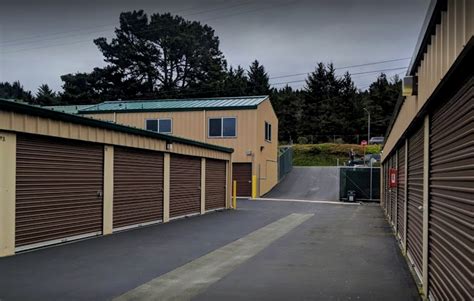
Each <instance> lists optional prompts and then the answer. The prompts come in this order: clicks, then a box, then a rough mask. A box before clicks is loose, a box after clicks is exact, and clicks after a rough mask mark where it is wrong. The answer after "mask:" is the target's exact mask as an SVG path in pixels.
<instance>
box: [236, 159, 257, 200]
mask: <svg viewBox="0 0 474 301" xmlns="http://www.w3.org/2000/svg"><path fill="white" fill-rule="evenodd" d="M232 181H237V196H242V197H249V196H251V195H252V163H234V164H232Z"/></svg>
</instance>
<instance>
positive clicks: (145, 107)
mask: <svg viewBox="0 0 474 301" xmlns="http://www.w3.org/2000/svg"><path fill="white" fill-rule="evenodd" d="M266 99H268V95H259V96H241V97H216V98H192V99H189V98H188V99H154V100H117V101H106V102H102V103H99V104H96V105H92V106H89V107H86V108H84V109H81V110H78V113H79V114H96V113H113V112H123V113H127V112H180V111H204V110H209V111H215V110H254V109H257V107H258V105H259V104H261V103H262V102H263V101H265V100H266Z"/></svg>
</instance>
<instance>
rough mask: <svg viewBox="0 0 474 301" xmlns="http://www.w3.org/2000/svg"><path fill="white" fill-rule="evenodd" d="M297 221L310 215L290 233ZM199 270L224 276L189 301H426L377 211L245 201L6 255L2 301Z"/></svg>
mask: <svg viewBox="0 0 474 301" xmlns="http://www.w3.org/2000/svg"><path fill="white" fill-rule="evenodd" d="M292 216H303V218H300V217H297V218H299V221H297V222H294V221H293V224H291V225H290V226H288V222H289V223H291V222H292V221H291V220H290V219H291V217H292ZM285 227H286V228H285ZM278 231H280V232H278ZM259 235H260V236H259ZM270 238H271V239H270ZM265 240H268V241H267V242H264V241H265ZM225 252H227V253H225ZM213 256H214V257H213ZM219 256H220V257H219ZM206 258H208V259H209V260H208V261H206ZM219 258H220V260H223V259H225V260H224V261H222V263H223V264H222V265H220V266H219V265H216V266H213V265H214V264H213V263H214V259H216V261H215V262H219V261H218V260H219ZM232 258H236V260H234V261H232ZM229 262H231V263H232V264H231V265H229ZM206 265H207V266H206ZM186 267H187V270H186ZM210 267H212V268H211V269H210ZM197 269H200V270H199V271H201V270H202V271H203V274H202V277H203V278H205V273H211V274H209V275H211V276H212V275H220V276H219V277H214V276H213V277H211V278H212V281H210V282H208V283H207V284H206V285H204V286H203V285H202V283H200V284H199V282H204V280H203V279H192V281H189V280H188V281H187V282H186V284H189V282H196V283H198V284H199V285H201V286H200V290H190V291H189V292H190V293H189V294H188V295H187V298H188V299H193V300H223V299H225V300H249V299H253V300H356V299H360V300H381V299H383V300H418V299H419V297H418V293H417V288H416V286H415V283H414V282H413V280H412V277H411V275H410V272H409V271H408V268H407V267H406V264H405V261H404V258H403V257H402V255H401V254H400V251H399V248H398V246H397V243H396V241H395V238H394V237H393V235H392V233H391V230H390V228H389V226H388V224H387V223H386V221H385V220H384V218H383V214H382V211H381V209H380V208H379V207H378V206H376V205H361V206H345V205H333V204H315V203H294V202H272V201H239V210H237V211H224V212H217V213H212V214H208V215H205V216H201V217H193V218H188V219H183V220H177V221H174V222H171V223H168V224H162V225H156V226H150V227H146V228H141V229H136V230H131V231H127V232H122V233H118V234H114V235H110V236H107V237H102V238H97V239H90V240H85V241H81V242H76V243H71V244H68V245H63V246H59V247H51V248H46V249H42V250H38V251H34V252H29V253H23V254H18V255H16V256H12V257H7V258H2V259H0V300H2V301H5V300H110V299H113V298H116V297H119V296H121V295H122V296H127V295H123V294H125V293H127V292H131V291H132V292H133V291H134V290H136V288H137V287H141V286H143V284H146V283H149V285H148V284H147V285H148V286H147V287H146V288H147V289H148V288H153V285H154V283H155V284H156V283H166V282H163V281H165V280H166V277H168V278H169V277H171V276H173V283H175V284H176V283H178V284H179V281H181V280H180V279H185V278H180V277H185V276H186V275H190V274H189V272H190V271H197ZM170 275H171V276H170ZM196 278H200V277H196ZM183 281H184V280H183ZM183 284H185V282H183ZM176 293H178V294H179V293H180V292H179V291H177V292H176ZM153 299H156V300H160V299H162V298H160V296H153Z"/></svg>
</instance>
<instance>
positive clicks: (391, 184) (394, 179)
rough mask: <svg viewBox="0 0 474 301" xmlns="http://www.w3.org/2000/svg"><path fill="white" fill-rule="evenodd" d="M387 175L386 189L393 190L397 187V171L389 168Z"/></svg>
mask: <svg viewBox="0 0 474 301" xmlns="http://www.w3.org/2000/svg"><path fill="white" fill-rule="evenodd" d="M388 174H389V179H390V181H389V183H388V187H390V188H394V187H397V170H396V169H395V168H390V169H389V171H388Z"/></svg>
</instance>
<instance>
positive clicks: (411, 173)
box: [407, 126, 424, 275]
mask: <svg viewBox="0 0 474 301" xmlns="http://www.w3.org/2000/svg"><path fill="white" fill-rule="evenodd" d="M423 135H424V131H423V126H419V127H418V129H417V130H416V131H415V132H414V133H412V134H411V136H410V138H409V139H408V179H407V189H408V204H407V208H408V209H407V210H408V212H407V214H408V215H407V251H408V253H409V255H410V256H411V258H412V260H413V261H414V263H415V267H416V269H417V271H418V273H419V275H421V271H422V262H423V256H422V249H423V239H422V237H423V231H422V226H423V211H422V210H421V209H420V208H423V143H424V142H423V140H424V138H423Z"/></svg>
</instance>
